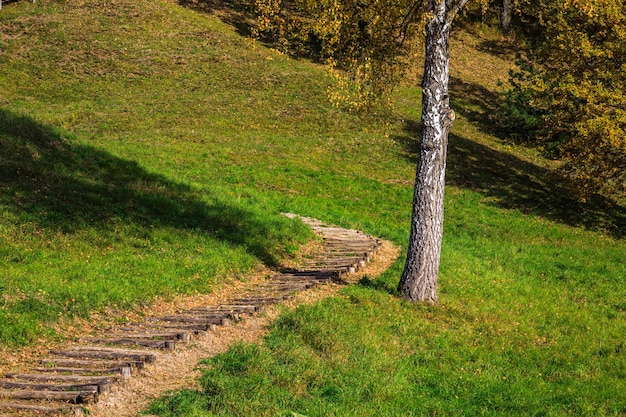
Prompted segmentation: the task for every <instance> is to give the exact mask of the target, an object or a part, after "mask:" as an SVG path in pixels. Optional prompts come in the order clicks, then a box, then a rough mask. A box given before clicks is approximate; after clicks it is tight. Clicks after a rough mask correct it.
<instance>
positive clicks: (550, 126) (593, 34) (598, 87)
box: [501, 0, 626, 199]
mask: <svg viewBox="0 0 626 417" xmlns="http://www.w3.org/2000/svg"><path fill="white" fill-rule="evenodd" d="M515 1H516V7H517V9H518V18H519V19H520V20H521V21H522V22H523V23H524V26H525V27H526V28H528V29H531V30H530V31H528V35H529V36H530V37H529V41H530V45H531V48H530V51H529V55H528V56H527V57H526V58H525V59H524V60H522V61H521V62H520V67H519V69H518V70H517V71H514V72H513V73H512V77H511V82H512V85H513V89H512V90H511V91H510V92H509V94H508V106H507V107H506V109H505V110H506V111H505V112H504V113H503V117H502V118H501V120H502V121H504V122H505V125H506V127H507V129H508V130H509V132H510V133H511V134H512V135H513V137H515V138H517V139H518V140H520V141H524V142H526V143H531V144H533V145H535V146H538V147H539V148H540V149H542V150H543V151H544V153H545V154H546V155H547V156H549V157H552V158H554V159H555V160H557V161H560V162H561V163H560V165H559V167H558V168H557V170H556V173H557V174H559V175H560V176H561V177H562V178H564V179H565V180H567V182H568V183H569V184H571V185H572V188H573V190H574V191H575V192H576V193H577V194H578V195H579V196H580V197H581V198H583V199H584V198H588V197H589V196H591V195H592V194H595V193H602V194H606V195H612V196H624V195H626V13H624V10H625V9H624V6H625V4H624V1H623V0H558V1H555V0H515Z"/></svg>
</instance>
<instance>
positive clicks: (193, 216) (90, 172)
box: [0, 109, 282, 266]
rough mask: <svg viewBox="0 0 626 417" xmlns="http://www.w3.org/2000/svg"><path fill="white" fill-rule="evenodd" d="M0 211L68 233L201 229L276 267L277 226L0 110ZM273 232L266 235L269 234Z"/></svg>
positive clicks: (278, 225)
mask: <svg viewBox="0 0 626 417" xmlns="http://www.w3.org/2000/svg"><path fill="white" fill-rule="evenodd" d="M0 206H1V207H2V210H3V211H4V212H7V213H10V212H13V214H14V216H16V217H17V218H18V219H19V220H18V221H19V222H20V223H30V224H34V225H35V226H36V227H38V228H43V229H49V230H54V231H59V232H62V233H73V232H76V231H79V230H81V229H86V228H93V229H96V230H102V231H106V230H107V229H109V230H110V229H113V228H114V227H115V224H116V223H121V224H125V225H126V224H131V225H136V226H137V227H139V228H143V229H145V230H150V229H151V228H153V227H155V226H170V227H174V228H179V229H189V230H199V231H201V232H203V233H207V234H209V235H210V236H213V237H215V238H216V239H219V240H222V241H226V242H229V243H231V244H234V245H239V246H244V247H245V248H246V250H247V251H248V252H249V253H251V254H253V255H255V256H256V257H258V258H259V259H261V260H262V261H263V262H265V263H266V264H268V265H271V266H275V265H276V264H277V262H278V261H277V259H276V258H275V256H274V255H273V250H274V249H275V248H277V247H279V245H280V244H281V243H282V242H278V241H277V239H278V238H275V240H272V236H276V235H277V234H280V233H276V232H277V231H278V229H279V228H280V227H282V226H281V224H273V223H272V222H271V220H266V221H264V220H263V219H260V218H259V215H258V214H256V213H254V212H252V211H249V210H245V209H243V208H241V207H237V206H233V205H229V204H225V203H223V202H220V201H218V200H217V199H214V200H213V201H212V202H211V203H207V202H206V201H202V200H201V199H200V198H199V196H198V195H197V194H194V191H193V190H192V189H191V188H190V187H188V186H186V185H183V184H179V183H175V182H173V181H171V180H168V179H166V178H165V177H163V176H160V175H157V174H153V173H149V172H147V171H146V170H144V169H143V168H141V167H140V166H139V165H138V164H137V163H135V162H133V161H129V160H124V159H121V158H118V157H115V156H113V155H110V154H108V153H106V152H104V151H102V150H98V149H95V148H92V147H89V146H85V145H80V144H76V143H73V141H71V140H67V139H65V138H63V137H62V136H61V135H60V134H59V133H58V132H56V131H55V130H54V129H51V128H49V127H47V126H44V125H42V124H40V123H38V122H36V121H35V120H33V119H31V118H30V117H27V116H21V115H17V114H14V113H12V112H10V111H7V110H4V109H0ZM270 229H272V230H270Z"/></svg>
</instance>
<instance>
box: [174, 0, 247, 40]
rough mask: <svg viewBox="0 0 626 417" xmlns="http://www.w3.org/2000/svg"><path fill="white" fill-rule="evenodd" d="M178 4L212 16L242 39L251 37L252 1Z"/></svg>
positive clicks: (207, 0) (184, 0)
mask: <svg viewBox="0 0 626 417" xmlns="http://www.w3.org/2000/svg"><path fill="white" fill-rule="evenodd" d="M178 4H180V5H181V6H183V7H187V8H189V9H192V10H195V11H197V12H202V13H207V14H214V15H216V16H217V17H219V18H220V19H221V20H222V21H223V22H224V23H226V24H229V25H231V26H232V27H234V28H235V30H236V31H237V33H238V34H239V35H241V36H244V37H249V36H251V35H252V27H253V21H254V19H255V17H254V16H255V14H254V0H233V1H227V0H178Z"/></svg>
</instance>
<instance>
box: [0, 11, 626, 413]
mask: <svg viewBox="0 0 626 417" xmlns="http://www.w3.org/2000/svg"><path fill="white" fill-rule="evenodd" d="M243 17H244V16H242V15H241V14H239V12H237V11H234V10H229V9H227V8H224V7H223V6H219V5H208V4H205V5H204V6H202V5H199V4H197V3H193V2H192V3H189V5H188V6H184V5H180V4H176V3H173V2H168V1H165V0H152V1H148V0H136V1H134V2H127V1H122V0H113V1H110V2H106V3H100V2H96V1H93V0H65V1H53V0H38V2H37V3H36V4H32V3H30V2H26V1H20V2H13V3H8V4H6V3H5V5H4V7H3V9H2V11H0V69H1V71H0V213H1V216H0V344H1V345H2V349H15V348H19V347H20V346H25V345H32V344H34V343H38V341H40V339H42V338H43V339H48V340H50V339H54V338H59V337H61V336H60V335H59V332H57V331H55V330H54V329H55V328H57V326H61V325H60V324H59V323H64V322H66V321H67V320H71V318H72V317H83V318H85V317H89V316H90V315H93V314H94V313H97V312H102V311H104V310H107V311H109V312H111V311H112V312H116V311H119V314H120V315H122V314H123V313H122V312H123V311H124V310H126V309H132V308H133V307H136V306H138V305H142V304H148V303H150V302H151V301H152V300H154V298H155V297H172V296H173V295H175V294H179V293H184V294H192V293H195V292H207V291H211V289H212V288H215V287H216V286H218V285H220V283H223V282H227V281H228V280H232V279H240V278H241V277H244V276H245V274H246V273H248V272H249V271H251V270H252V269H253V268H254V267H255V266H256V265H258V264H259V263H264V264H266V265H270V266H272V265H277V264H280V262H281V259H284V257H288V256H290V254H291V253H293V251H294V250H295V249H296V248H297V246H298V245H299V244H301V243H303V242H305V241H306V240H307V239H308V238H310V232H309V231H308V230H306V228H304V227H303V226H302V225H300V224H298V223H297V222H294V221H291V220H289V219H286V218H283V217H282V216H280V215H279V213H280V212H281V211H290V212H294V213H298V214H302V215H308V216H314V217H317V218H320V219H322V220H325V221H328V222H332V223H335V224H339V225H342V226H348V227H355V228H359V229H361V230H364V231H366V232H368V233H371V234H374V235H376V236H380V237H383V238H385V239H389V240H392V241H393V242H395V243H396V244H397V245H400V246H405V243H406V240H407V239H408V222H409V218H410V199H411V196H412V184H413V176H414V167H415V163H416V160H415V158H416V139H415V138H416V127H417V124H418V121H419V109H418V106H419V103H420V96H419V91H418V90H417V89H415V88H411V87H410V86H405V87H403V88H401V89H399V91H398V92H397V97H396V103H397V108H396V110H394V112H393V114H392V115H390V116H388V117H386V118H385V119H384V120H383V119H376V118H374V119H373V120H366V121H364V120H362V119H359V118H358V117H357V116H355V115H353V114H350V113H348V112H345V111H343V110H341V109H338V108H334V107H333V106H331V105H330V104H329V102H328V100H327V98H326V93H325V90H326V88H327V85H328V79H327V76H326V75H325V73H324V71H323V69H322V68H320V67H319V66H318V65H316V64H313V63H310V62H307V61H305V60H293V59H291V58H289V57H287V56H284V55H281V54H279V53H276V52H275V51H272V50H271V49H268V48H266V47H265V46H263V45H260V44H258V43H253V42H251V41H249V40H247V39H246V38H245V37H243V36H242V34H245V31H246V27H245V20H243ZM512 56H513V51H512V50H511V46H510V45H508V44H507V43H506V42H504V41H502V40H501V39H499V38H498V37H497V36H496V35H494V34H490V33H489V31H488V30H486V31H484V33H479V31H478V30H477V29H476V30H474V31H473V32H471V33H470V32H467V31H460V32H458V33H457V34H456V35H455V41H454V43H453V46H452V59H453V68H452V71H453V72H452V90H453V91H452V94H453V107H454V109H455V111H456V113H457V115H458V116H457V121H456V122H455V126H454V128H453V131H452V134H451V138H450V149H449V163H448V173H447V178H448V188H447V195H446V223H445V231H444V244H443V245H444V247H443V253H442V257H443V258H442V264H441V282H440V284H441V287H440V299H441V305H440V306H437V307H426V306H414V305H410V304H408V303H405V302H402V301H399V300H398V299H397V298H395V297H394V296H393V294H394V289H395V285H396V284H397V280H398V277H399V274H400V271H401V268H402V259H400V260H399V261H398V262H397V263H396V264H395V265H394V266H393V267H392V268H391V269H390V270H389V271H388V272H387V273H386V274H385V275H384V276H382V277H381V278H379V279H377V280H364V281H363V282H362V285H359V286H355V287H351V288H348V289H346V290H345V291H344V292H343V293H342V296H341V297H338V298H334V299H330V300H328V301H326V302H324V303H321V304H319V305H315V306H309V307H303V308H300V309H298V310H297V311H295V312H294V313H289V314H286V315H285V316H284V317H282V318H281V319H280V320H279V321H278V322H277V323H276V324H275V327H274V331H273V332H272V334H271V335H270V336H269V337H268V339H267V341H266V343H265V344H264V345H263V346H261V347H251V346H243V345H242V346H238V347H237V348H235V349H233V350H232V351H231V352H229V353H228V354H225V355H223V356H220V357H218V358H216V359H214V360H211V361H209V362H208V363H207V372H206V374H205V377H204V378H203V379H202V385H203V388H204V393H205V394H206V393H208V394H209V395H208V396H207V395H204V394H203V393H201V392H199V391H184V392H182V393H180V394H177V395H175V396H173V397H171V398H168V399H164V400H163V401H162V402H161V403H159V404H157V405H155V406H154V409H153V410H152V411H153V413H158V414H159V415H163V416H166V415H181V416H182V415H187V416H192V415H268V416H270V415H271V416H276V415H292V414H290V413H299V414H304V415H307V416H313V415H319V416H322V415H323V416H331V415H342V416H349V415H354V416H368V415H385V416H392V415H398V416H400V415H403V416H404V415H624V414H625V413H626V400H624V398H623V397H620V395H618V393H621V392H625V391H626V354H625V349H626V347H625V346H624V335H625V334H626V320H625V319H626V303H625V300H626V285H625V284H626V264H625V262H624V254H625V253H626V242H625V241H624V230H626V227H625V218H626V215H625V210H624V207H622V206H619V205H618V204H616V203H614V202H611V201H608V200H602V199H597V200H594V201H591V202H589V203H587V204H581V203H578V202H576V201H575V200H573V199H570V198H568V197H567V195H566V194H564V191H563V190H562V189H561V188H560V187H559V186H558V184H554V183H552V182H550V181H549V180H548V179H547V177H546V175H545V174H546V166H547V164H548V162H547V161H543V160H541V159H540V158H539V157H538V156H536V155H535V154H534V153H533V152H532V151H530V150H527V149H521V148H517V147H514V146H512V145H510V144H508V143H507V142H506V141H504V140H503V139H504V138H500V137H498V132H497V130H496V129H494V128H493V123H492V122H493V117H494V114H495V109H496V108H497V104H498V95H497V89H498V86H497V79H499V78H500V79H502V80H504V79H506V73H507V71H508V68H509V66H510V62H511V61H510V58H511V57H512ZM2 365H3V364H2V359H1V356H0V367H1V366H2ZM244 397H245V398H247V399H248V401H238V400H237V399H240V398H244ZM207 408H208V409H209V410H210V413H212V414H208V412H207V411H206V410H207Z"/></svg>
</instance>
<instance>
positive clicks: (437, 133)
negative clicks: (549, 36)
mask: <svg viewBox="0 0 626 417" xmlns="http://www.w3.org/2000/svg"><path fill="white" fill-rule="evenodd" d="M463 4H465V1H461V2H459V3H457V5H456V7H455V8H452V7H451V6H450V1H449V0H448V1H444V0H428V3H427V9H426V16H427V20H426V59H425V63H424V79H423V81H422V119H421V134H420V141H419V159H418V163H417V172H416V179H415V189H414V194H413V215H412V219H411V232H410V237H409V246H408V251H407V259H406V264H405V266H404V271H403V272H402V277H401V279H400V284H399V285H398V291H399V293H400V294H401V295H402V296H404V297H407V298H408V299H410V300H412V301H424V302H430V303H436V302H437V281H438V275H439V258H440V254H441V240H442V235H443V196H444V182H445V170H446V150H447V145H448V131H449V130H450V126H451V125H452V121H453V120H454V112H452V111H451V110H450V107H449V104H450V103H449V99H448V80H449V75H448V74H449V53H448V43H449V35H450V25H451V22H452V19H453V17H454V16H453V13H450V12H451V9H453V10H452V12H456V11H458V9H459V8H460V7H462V5H463ZM454 9H455V10H454Z"/></svg>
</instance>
